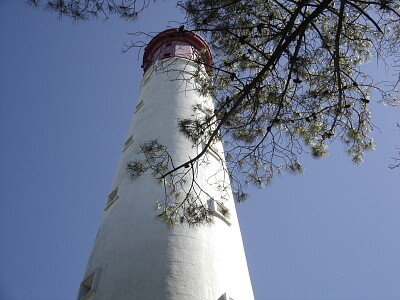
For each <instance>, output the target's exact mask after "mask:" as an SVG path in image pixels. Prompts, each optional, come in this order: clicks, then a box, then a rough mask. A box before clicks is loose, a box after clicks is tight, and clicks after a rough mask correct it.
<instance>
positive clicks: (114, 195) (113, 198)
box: [104, 186, 119, 210]
mask: <svg viewBox="0 0 400 300" xmlns="http://www.w3.org/2000/svg"><path fill="white" fill-rule="evenodd" d="M118 199H119V196H118V186H117V188H116V189H114V190H113V191H112V192H111V193H110V195H108V199H107V205H106V207H105V208H104V210H107V209H108V208H109V207H110V206H111V205H112V204H113V203H114V202H115V201H117V200H118Z"/></svg>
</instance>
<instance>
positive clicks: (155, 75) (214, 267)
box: [77, 29, 254, 300]
mask: <svg viewBox="0 0 400 300" xmlns="http://www.w3.org/2000/svg"><path fill="white" fill-rule="evenodd" d="M200 56H201V58H202V59H201V60H200V59H198V58H199V57H200ZM200 61H202V62H203V63H200ZM211 65H212V57H211V52H210V49H209V47H208V45H207V43H206V42H205V41H204V40H203V39H202V38H201V37H200V36H199V35H197V34H195V33H193V32H190V31H187V30H182V29H168V30H166V31H163V32H161V33H159V34H158V35H156V36H155V37H154V38H153V39H152V40H151V41H150V43H149V44H148V46H147V47H146V49H145V52H144V55H143V65H142V67H143V70H144V75H143V79H142V82H141V84H140V95H139V99H138V101H137V105H136V107H135V109H134V113H133V117H132V122H131V125H130V127H129V130H128V134H127V136H126V139H125V141H124V143H123V145H122V146H121V156H120V160H119V163H118V166H117V169H116V172H115V175H114V178H113V181H112V184H111V187H110V191H109V194H108V196H107V197H106V198H107V199H106V201H105V208H104V213H103V216H102V218H101V222H100V226H99V229H98V232H97V235H96V238H95V241H94V244H93V248H92V251H91V254H90V257H89V260H88V263H87V267H86V270H85V273H84V276H83V280H82V282H81V284H80V287H79V291H78V296H77V300H87V299H90V300H252V299H254V296H253V291H252V287H251V281H250V276H249V272H248V268H247V262H246V257H245V252H244V248H243V242H242V237H241V232H240V227H239V223H238V219H237V214H236V209H235V203H234V199H233V195H232V191H231V190H230V188H229V176H228V173H227V171H226V168H225V167H224V166H225V160H224V152H223V145H222V142H221V141H219V140H217V141H214V142H213V143H212V144H210V145H209V147H206V148H205V143H206V142H204V143H202V142H198V143H194V142H193V141H192V140H190V139H188V138H187V137H186V136H185V135H184V134H182V133H181V132H180V130H179V128H178V120H182V119H184V118H189V117H191V118H199V119H201V118H202V116H203V114H205V113H206V111H213V110H214V104H213V100H212V99H210V98H209V97H207V96H204V95H201V94H200V93H199V91H198V84H199V83H198V78H199V77H200V76H203V77H204V76H205V77H206V76H208V75H207V72H209V71H210V66H211ZM199 70H200V73H199ZM150 141H153V143H157V145H162V146H163V147H164V148H163V149H166V151H168V158H169V159H170V160H171V161H173V162H174V166H178V165H180V164H184V163H185V162H186V161H188V160H190V159H192V158H194V157H196V156H197V155H198V154H199V153H202V151H203V150H204V149H206V151H203V152H204V155H202V156H201V158H200V159H199V160H198V161H196V172H195V174H193V175H192V176H194V178H192V179H193V180H195V182H196V185H197V186H196V189H197V191H201V192H199V193H198V197H199V199H198V201H200V202H201V203H203V204H204V206H205V207H207V211H208V212H210V217H209V218H210V222H206V223H204V224H203V223H201V224H199V225H196V226H190V225H189V224H187V223H185V222H183V223H182V224H180V223H179V222H177V224H175V225H174V226H167V225H166V223H165V222H162V221H161V220H160V218H157V215H159V213H160V211H159V210H160V209H161V210H162V209H165V207H164V208H163V203H164V202H163V199H165V197H166V188H165V185H163V184H160V183H159V182H157V180H156V179H155V178H154V174H152V172H151V170H149V171H147V172H143V174H142V175H141V176H138V177H137V178H136V179H135V180H132V177H131V176H130V174H129V173H128V172H127V165H128V164H129V163H130V162H132V161H137V160H140V159H144V154H143V151H141V149H143V145H145V144H146V143H149V142H150ZM221 166H222V167H221ZM221 186H223V187H224V188H221ZM180 187H181V188H182V190H181V191H179V190H178V191H176V192H177V193H181V194H185V193H188V190H187V189H186V187H185V185H184V184H183V185H180ZM178 199H179V197H178ZM160 206H161V208H160Z"/></svg>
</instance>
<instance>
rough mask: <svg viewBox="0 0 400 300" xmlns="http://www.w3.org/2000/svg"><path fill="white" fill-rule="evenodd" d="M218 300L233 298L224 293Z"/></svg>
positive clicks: (231, 299)
mask: <svg viewBox="0 0 400 300" xmlns="http://www.w3.org/2000/svg"><path fill="white" fill-rule="evenodd" d="M218 300H233V298H231V297H229V296H228V294H227V293H224V294H223V295H222V296H221V297H219V299H218Z"/></svg>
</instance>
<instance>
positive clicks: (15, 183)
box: [0, 0, 400, 300]
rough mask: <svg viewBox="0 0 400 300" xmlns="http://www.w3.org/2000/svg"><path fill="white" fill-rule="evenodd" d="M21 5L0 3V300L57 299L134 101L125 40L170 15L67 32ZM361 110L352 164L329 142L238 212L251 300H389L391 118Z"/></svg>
mask: <svg viewBox="0 0 400 300" xmlns="http://www.w3.org/2000/svg"><path fill="white" fill-rule="evenodd" d="M23 2H24V1H12V0H1V1H0V42H1V47H0V138H1V143H0V168H1V174H0V187H1V198H0V199H1V210H0V299H1V300H69V299H75V297H76V293H77V289H78V285H79V283H80V281H81V279H82V276H83V271H84V268H85V266H86V261H87V258H88V256H89V252H90V249H91V245H92V242H93V240H94V237H95V234H96V231H97V226H98V224H99V220H100V216H101V214H102V211H103V208H104V205H105V202H106V197H107V192H108V190H109V187H110V184H111V179H112V176H113V173H114V170H115V168H116V165H117V160H118V158H119V154H120V149H121V146H122V144H123V142H124V138H125V135H126V132H127V130H128V126H129V123H130V119H131V116H132V113H133V108H134V106H135V104H136V101H137V97H138V94H139V84H140V80H141V76H142V70H141V69H140V64H141V63H140V61H138V60H137V57H138V52H137V51H135V50H131V51H129V52H128V53H126V54H121V49H122V48H123V43H124V42H129V40H130V38H131V37H130V36H129V35H128V34H127V32H135V31H139V30H142V31H146V32H159V31H162V30H164V29H165V28H166V27H167V26H175V25H174V23H168V21H170V20H175V19H177V18H179V10H177V9H175V8H174V5H172V4H171V3H172V2H173V1H158V4H156V5H153V6H152V8H151V10H149V11H148V12H147V13H145V14H144V15H142V18H141V19H140V20H139V21H138V22H135V23H129V22H123V21H120V20H115V19H113V20H110V21H108V22H101V21H90V22H83V23H78V24H74V23H72V22H71V21H70V20H68V19H64V20H62V21H59V20H58V18H57V16H56V15H54V14H50V13H47V12H42V11H35V10H32V9H30V8H28V7H26V6H25V5H24V4H23ZM166 2H167V3H166ZM139 56H140V54H139ZM371 70H372V68H371ZM373 73H374V75H375V76H377V77H378V78H380V79H382V78H385V77H386V76H388V75H387V73H386V72H385V70H384V68H382V67H380V68H379V70H376V69H374V71H373ZM371 105H372V108H373V120H374V122H375V124H376V126H377V127H378V128H379V130H378V128H377V129H376V130H374V132H373V135H374V137H375V140H376V144H377V148H376V151H373V152H370V153H368V154H367V155H366V157H365V163H364V164H362V165H360V166H357V165H354V164H352V163H351V160H350V158H349V157H347V156H346V155H345V154H344V151H343V147H342V145H340V144H337V145H332V146H331V150H332V152H331V154H330V155H329V157H327V158H324V159H320V160H313V159H309V158H304V164H305V174H303V175H298V176H292V175H284V176H280V177H278V178H276V180H275V182H274V183H273V185H271V186H269V187H267V188H265V189H264V190H253V191H252V192H251V198H250V200H249V201H248V202H246V203H244V204H241V205H239V206H238V212H239V217H240V222H241V228H242V236H243V240H244V243H245V248H246V255H247V259H248V265H249V270H250V275H251V278H252V283H253V288H254V293H255V297H256V299H258V300H303V299H304V300H330V299H332V300H339V299H340V300H342V299H343V300H344V299H346V300H396V299H397V300H398V299H400V193H399V186H400V185H399V183H400V180H399V179H400V169H397V170H390V169H389V168H388V167H387V166H388V164H389V163H390V162H391V160H390V157H391V156H394V155H396V150H395V146H396V145H397V146H400V132H399V130H398V129H397V128H396V122H398V123H400V115H399V110H398V109H393V108H390V107H387V106H383V105H377V104H371Z"/></svg>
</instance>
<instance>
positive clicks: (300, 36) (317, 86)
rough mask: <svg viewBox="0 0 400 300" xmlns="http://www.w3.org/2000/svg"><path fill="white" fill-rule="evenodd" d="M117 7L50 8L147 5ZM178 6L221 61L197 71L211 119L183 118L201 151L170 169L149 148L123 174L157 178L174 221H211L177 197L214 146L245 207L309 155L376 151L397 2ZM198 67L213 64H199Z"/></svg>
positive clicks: (123, 11) (398, 26) (133, 10)
mask: <svg viewBox="0 0 400 300" xmlns="http://www.w3.org/2000/svg"><path fill="white" fill-rule="evenodd" d="M30 1H31V2H32V3H35V4H37V3H39V2H38V0H30ZM119 1H120V2H119V4H116V1H106V0H103V1H100V0H97V1H96V0H92V1H90V0H85V1H84V0H75V1H72V0H68V1H66V0H59V1H55V0H54V1H49V2H48V5H49V6H50V7H51V8H52V9H54V10H57V11H58V12H59V13H60V14H61V15H67V16H71V17H73V18H76V19H80V18H82V19H85V18H88V17H89V16H90V14H91V11H94V13H93V15H94V16H97V15H98V14H100V13H102V14H104V15H106V16H107V15H108V14H110V13H116V14H117V15H119V16H120V17H125V16H128V17H129V18H131V17H132V18H136V17H137V14H138V13H139V12H140V11H141V9H142V8H143V7H146V6H147V4H148V2H147V1H142V2H141V6H140V7H137V6H136V5H138V3H137V1H133V0H131V1H128V0H119ZM117 6H118V7H119V10H118V8H117ZM178 6H180V7H181V8H182V10H183V11H184V12H185V13H186V21H185V23H184V24H182V25H184V26H185V27H186V28H189V29H191V30H193V31H195V32H198V33H199V34H200V35H202V36H203V37H204V38H205V39H206V40H207V41H208V43H209V45H210V47H211V49H212V52H213V65H212V66H207V67H208V68H209V69H211V70H212V71H211V72H209V75H208V76H204V75H202V74H203V73H202V72H201V70H200V69H199V72H197V73H196V74H194V75H193V76H195V77H196V78H195V79H196V80H197V83H198V86H199V92H201V93H202V94H204V95H207V96H211V97H212V98H213V99H214V101H215V110H214V111H208V112H206V113H205V114H203V116H202V117H200V118H199V117H198V115H197V116H194V117H193V118H187V119H182V120H178V125H179V128H180V130H181V131H182V133H183V134H184V135H185V136H186V137H188V138H189V139H190V140H191V141H192V142H193V143H194V144H200V143H201V142H203V143H204V144H205V147H204V149H203V151H201V153H200V154H199V155H198V156H197V157H195V158H193V159H191V160H190V161H188V162H186V163H184V164H181V165H174V164H173V163H172V161H171V160H170V159H168V158H167V157H168V155H167V149H164V148H162V147H161V146H160V145H157V144H154V142H153V144H151V143H150V144H151V145H152V148H151V151H147V154H151V155H153V156H154V155H156V154H155V152H157V149H158V150H159V151H158V154H157V155H161V157H162V159H161V160H153V161H151V160H150V161H149V160H148V159H147V160H145V161H141V162H140V161H137V162H132V163H131V164H130V165H128V167H127V169H128V171H129V172H130V174H131V175H132V176H133V177H135V176H140V174H141V173H142V172H144V171H146V170H149V169H152V170H153V175H154V176H155V177H157V178H158V179H159V180H160V181H165V182H168V184H169V187H168V188H167V189H166V201H165V203H164V206H163V208H162V209H161V210H162V212H163V214H164V215H162V217H163V218H164V219H165V220H168V221H167V223H171V224H174V223H176V220H180V222H187V223H189V224H194V223H199V222H201V221H202V220H209V218H208V216H209V211H208V210H207V208H206V207H205V206H204V204H203V202H201V201H199V198H201V197H202V196H201V193H200V194H199V193H198V191H197V190H196V192H195V193H193V190H192V191H189V192H187V193H186V194H185V196H184V197H181V196H180V195H178V194H179V192H178V190H179V188H180V185H184V184H187V182H188V181H189V182H191V184H189V185H190V186H193V185H195V184H194V183H196V178H195V175H193V176H192V177H190V172H192V173H193V174H195V173H196V169H195V168H196V161H197V160H199V159H201V157H202V156H204V155H206V153H207V148H209V147H211V146H212V144H213V143H214V142H215V141H216V140H223V142H224V147H225V156H226V157H225V159H226V166H225V165H224V166H222V169H227V170H229V174H230V177H231V185H232V188H233V190H234V193H235V195H236V199H237V200H238V201H241V200H244V199H246V198H247V195H246V193H245V192H244V187H245V186H246V185H248V184H254V185H256V186H259V187H263V186H265V185H267V184H269V183H270V182H271V181H272V179H273V178H274V177H275V175H276V174H280V173H282V172H284V171H288V172H292V173H300V172H302V170H303V167H302V165H301V163H300V161H299V160H300V156H301V154H303V153H305V154H308V153H309V154H311V155H312V156H313V157H315V158H320V157H323V156H325V155H327V153H328V146H329V144H330V143H332V142H333V141H341V142H342V143H343V144H344V147H345V150H346V152H347V153H348V154H349V155H350V157H351V159H352V160H353V161H354V162H356V163H360V162H362V160H363V154H364V152H365V151H366V150H371V149H373V148H374V141H373V139H372V137H371V131H372V130H373V128H374V125H373V124H372V122H371V112H370V109H369V107H370V103H371V102H373V101H374V102H383V103H384V104H387V105H391V106H396V105H397V104H398V101H399V91H398V85H399V82H400V77H399V75H398V71H399V69H400V52H399V49H400V1H397V0H190V1H179V2H178ZM75 7H78V8H79V9H75ZM110 7H112V8H110ZM122 7H124V8H122ZM82 8H84V9H82ZM132 46H135V44H132ZM372 59H377V60H379V61H380V63H381V65H383V67H385V68H388V69H391V70H392V71H394V72H396V71H397V76H398V77H397V78H396V77H395V79H394V80H393V81H391V82H375V79H374V78H373V76H371V75H370V74H368V73H366V72H365V71H364V70H365V68H363V65H364V64H365V63H367V62H369V61H371V60H372ZM198 62H199V63H203V64H204V63H205V62H204V61H201V57H200V58H199V61H198ZM150 144H148V146H149V145H150ZM160 147H161V148H160ZM144 150H145V149H144ZM154 151H155V152H154ZM144 153H146V151H144ZM160 153H161V154H160ZM165 155H167V156H165ZM183 173H184V174H186V175H185V176H183V177H182V174H183ZM187 174H189V175H187ZM187 176H189V177H187ZM188 178H190V180H188ZM225 188H226V187H225V186H222V187H221V189H225ZM174 191H175V192H176V193H177V194H176V193H175V192H174ZM174 197H175V200H176V199H178V200H179V201H175V200H172V199H173V198H174ZM184 202H186V203H191V204H189V205H188V206H186V208H188V207H189V208H188V210H187V214H183V215H182V210H179V209H178V210H177V209H174V207H175V208H176V206H174V205H178V206H179V203H181V206H180V207H183V206H185V205H183V204H182V203H184ZM176 203H178V204H176ZM183 211H185V210H183ZM182 217H183V219H182Z"/></svg>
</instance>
